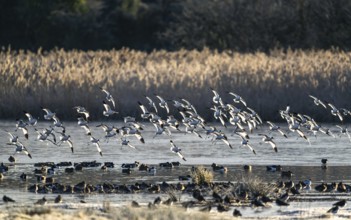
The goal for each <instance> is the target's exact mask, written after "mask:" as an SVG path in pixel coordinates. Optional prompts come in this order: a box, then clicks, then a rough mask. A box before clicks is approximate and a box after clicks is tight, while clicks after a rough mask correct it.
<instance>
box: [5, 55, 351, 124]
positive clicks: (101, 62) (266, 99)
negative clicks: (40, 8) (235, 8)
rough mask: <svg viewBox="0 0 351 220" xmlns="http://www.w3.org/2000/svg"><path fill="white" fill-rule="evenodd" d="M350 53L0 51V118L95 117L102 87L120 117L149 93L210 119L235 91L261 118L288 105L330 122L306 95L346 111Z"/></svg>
mask: <svg viewBox="0 0 351 220" xmlns="http://www.w3.org/2000/svg"><path fill="white" fill-rule="evenodd" d="M350 55H351V53H350V52H343V51H339V50H336V49H335V50H328V51H320V50H319V51H315V50H310V51H302V50H296V51H292V50H288V51H282V50H278V49H277V50H273V51H271V52H270V53H269V54H267V53H261V52H256V53H246V54H245V53H238V52H233V51H223V52H218V51H211V50H209V49H204V50H203V51H195V50H193V51H187V50H179V51H176V52H167V51H163V50H160V51H153V52H151V53H146V52H140V51H135V50H130V49H122V50H111V51H88V52H82V51H75V50H73V51H64V50H62V49H61V50H59V49H57V50H54V51H50V52H45V51H41V50H39V51H37V52H36V53H33V52H26V51H13V50H10V49H8V50H2V51H1V52H0V79H1V80H0V90H1V93H0V118H3V119H4V118H17V117H23V113H22V111H23V110H26V111H29V112H31V113H32V114H34V115H42V114H43V113H42V112H41V109H40V106H45V107H48V108H50V109H52V110H54V111H56V112H57V114H58V116H59V117H60V118H62V119H74V118H75V116H76V115H75V114H73V113H74V110H73V109H72V107H73V106H77V105H82V106H85V107H86V108H87V109H88V110H89V111H90V112H91V113H92V117H93V119H101V118H103V117H104V116H102V113H101V112H102V108H103V107H102V104H101V102H102V100H103V98H104V94H103V93H102V92H101V91H100V90H99V87H104V88H107V89H108V90H109V91H110V92H111V93H112V94H113V95H114V96H115V98H116V99H117V111H119V112H120V114H119V116H118V117H123V116H126V115H131V116H136V115H139V113H140V110H139V108H138V105H137V101H141V102H144V103H145V102H146V100H145V99H144V95H145V94H146V95H150V96H152V95H153V94H154V93H157V94H159V95H161V96H162V97H164V98H166V99H177V98H178V97H184V98H186V99H188V100H189V101H191V102H192V103H193V104H194V105H195V106H196V107H197V108H198V110H199V112H200V114H202V115H204V117H206V118H210V117H211V112H210V110H208V108H207V107H210V106H211V104H212V103H211V101H212V92H211V90H210V88H214V89H216V90H217V91H218V92H219V93H220V94H221V95H222V98H223V99H224V100H225V101H226V102H232V101H231V98H230V96H228V94H226V91H232V92H235V93H238V94H240V95H241V96H242V97H243V98H244V99H246V101H247V104H248V106H250V107H252V108H254V109H255V110H256V111H257V112H258V113H260V114H261V116H262V117H263V118H264V119H266V120H268V119H269V120H275V119H278V118H279V116H278V114H277V111H278V110H279V109H283V108H285V106H286V105H287V104H290V105H291V108H292V111H296V112H302V113H307V114H311V115H312V116H314V117H316V118H317V119H320V120H324V121H328V120H329V121H330V120H333V119H334V118H333V117H332V116H329V115H327V116H326V114H325V111H323V109H321V108H319V107H317V106H314V105H313V102H312V99H310V98H309V97H308V94H313V95H315V96H317V97H320V98H321V99H323V100H327V101H329V102H332V103H334V104H335V105H336V106H337V107H345V108H349V107H350V102H349V100H351V99H350V98H351V92H350V91H351V56H350Z"/></svg>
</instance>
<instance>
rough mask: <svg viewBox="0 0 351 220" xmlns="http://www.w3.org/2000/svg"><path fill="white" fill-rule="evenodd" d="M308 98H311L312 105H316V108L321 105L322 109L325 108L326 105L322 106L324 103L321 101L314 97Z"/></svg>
mask: <svg viewBox="0 0 351 220" xmlns="http://www.w3.org/2000/svg"><path fill="white" fill-rule="evenodd" d="M309 97H311V98H312V99H313V102H314V104H316V105H317V106H318V105H321V106H323V107H324V108H327V105H326V104H324V102H322V100H320V99H318V98H316V97H314V96H313V95H309Z"/></svg>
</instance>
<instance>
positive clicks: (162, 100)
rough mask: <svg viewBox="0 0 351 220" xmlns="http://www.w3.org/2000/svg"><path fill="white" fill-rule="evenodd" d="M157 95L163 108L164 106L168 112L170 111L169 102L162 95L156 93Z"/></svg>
mask: <svg viewBox="0 0 351 220" xmlns="http://www.w3.org/2000/svg"><path fill="white" fill-rule="evenodd" d="M155 96H156V97H157V98H158V99H159V100H160V103H159V104H158V105H159V106H160V107H161V108H164V109H166V111H167V114H168V113H169V107H168V104H167V102H166V100H164V99H163V98H162V97H161V96H159V95H156V94H155Z"/></svg>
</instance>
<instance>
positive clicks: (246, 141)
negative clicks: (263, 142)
mask: <svg viewBox="0 0 351 220" xmlns="http://www.w3.org/2000/svg"><path fill="white" fill-rule="evenodd" d="M241 146H243V147H248V148H249V149H250V150H251V151H252V153H254V154H256V151H255V149H253V147H252V146H251V145H250V144H249V140H247V139H245V138H243V137H241Z"/></svg>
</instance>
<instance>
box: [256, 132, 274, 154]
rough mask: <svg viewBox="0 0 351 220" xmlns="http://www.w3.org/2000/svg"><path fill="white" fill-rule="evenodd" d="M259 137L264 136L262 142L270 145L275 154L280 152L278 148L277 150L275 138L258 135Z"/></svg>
mask: <svg viewBox="0 0 351 220" xmlns="http://www.w3.org/2000/svg"><path fill="white" fill-rule="evenodd" d="M258 135H260V136H263V138H262V141H263V142H264V143H267V144H270V145H271V146H272V148H273V150H274V151H275V152H278V148H277V145H276V144H275V143H274V141H273V139H274V138H273V137H270V136H268V135H266V134H258Z"/></svg>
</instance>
